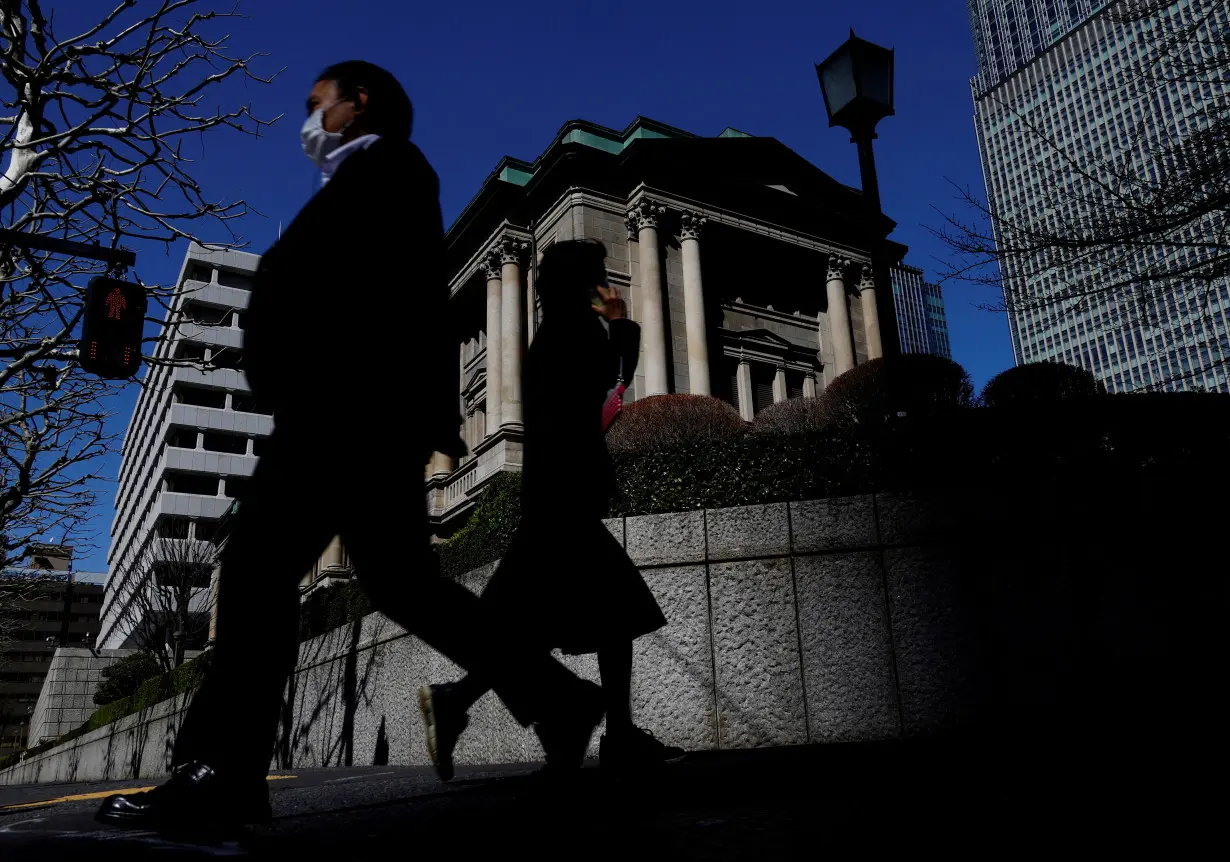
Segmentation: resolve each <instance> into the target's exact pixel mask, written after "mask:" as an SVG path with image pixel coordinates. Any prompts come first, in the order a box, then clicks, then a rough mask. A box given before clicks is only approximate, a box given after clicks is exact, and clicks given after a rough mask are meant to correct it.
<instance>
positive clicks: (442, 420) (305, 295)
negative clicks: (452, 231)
mask: <svg viewBox="0 0 1230 862" xmlns="http://www.w3.org/2000/svg"><path fill="white" fill-rule="evenodd" d="M457 345H458V339H457V337H456V335H455V331H454V328H453V326H452V325H451V324H450V316H449V311H448V277H447V273H446V271H445V261H444V228H443V224H442V221H441V216H440V205H439V181H438V179H437V177H436V173H435V171H434V170H432V167H431V165H430V164H428V162H427V159H426V158H424V156H423V154H422V152H420V151H419V149H418V147H416V146H415V145H414V144H412V143H410V142H409V141H396V140H391V139H388V138H382V139H381V140H378V141H376V142H375V143H373V144H372V145H371V146H369V147H368V148H366V149H364V150H360V151H358V152H355V153H353V154H351V155H350V156H349V157H347V159H346V160H345V161H344V162H343V163H342V164H341V166H340V167H339V168H338V169H337V171H336V173H335V174H334V175H333V177H332V179H331V180H330V181H329V182H328V183H327V184H326V185H325V186H324V188H322V189H321V190H320V191H319V192H318V193H317V194H316V195H315V196H314V197H313V198H312V199H311V200H310V201H309V202H308V204H307V205H306V206H305V207H304V208H303V210H302V211H301V212H300V213H299V215H298V216H297V217H296V218H295V220H294V221H292V222H291V223H290V225H289V226H288V227H287V228H286V230H285V231H284V232H283V234H282V237H281V238H280V239H279V240H278V241H277V242H276V243H275V244H274V245H273V247H272V248H270V249H269V251H268V252H266V253H265V255H264V257H263V258H262V259H261V264H260V268H259V270H258V273H257V276H256V281H255V284H254V288H253V291H252V299H251V305H250V307H249V310H248V321H247V324H246V333H245V344H244V368H245V370H246V372H247V375H248V381H249V383H250V385H251V386H252V389H253V393H254V395H255V396H256V398H257V400H258V402H264V403H265V404H267V405H269V406H270V407H272V408H273V410H274V418H275V421H276V422H277V424H278V425H279V426H282V425H284V424H285V423H290V424H297V423H301V422H307V423H310V422H312V421H313V419H314V417H315V418H319V419H322V420H324V421H332V422H339V421H340V422H346V423H354V424H356V425H358V426H360V427H366V428H367V433H368V434H369V435H370V440H371V442H373V443H379V441H381V440H385V441H388V442H390V443H392V442H394V441H396V444H397V445H398V446H399V447H401V448H406V449H409V451H410V452H417V454H418V455H421V456H422V457H423V458H424V459H425V458H426V456H427V455H428V454H430V453H431V452H432V451H434V450H437V449H441V450H442V449H446V448H447V447H448V446H450V445H452V444H455V443H456V441H457V432H458V426H459V424H460V416H459V411H458V391H459V381H458V362H457V350H458V348H457ZM373 417H376V418H378V419H379V422H380V424H379V427H373V426H372V423H371V421H370V420H371V419H372V418H373ZM391 435H395V436H391ZM410 447H413V448H410Z"/></svg>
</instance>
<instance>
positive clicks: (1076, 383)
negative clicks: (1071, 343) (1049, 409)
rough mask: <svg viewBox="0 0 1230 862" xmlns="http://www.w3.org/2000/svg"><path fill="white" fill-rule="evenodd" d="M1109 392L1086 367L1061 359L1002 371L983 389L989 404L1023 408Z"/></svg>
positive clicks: (986, 403)
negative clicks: (1067, 363) (1069, 363)
mask: <svg viewBox="0 0 1230 862" xmlns="http://www.w3.org/2000/svg"><path fill="white" fill-rule="evenodd" d="M1105 394H1106V387H1105V386H1104V385H1102V383H1100V382H1099V381H1098V379H1097V378H1096V377H1094V376H1093V375H1092V374H1090V373H1089V372H1088V371H1086V370H1085V369H1084V368H1077V367H1075V366H1073V365H1066V364H1064V363H1062V362H1029V363H1026V364H1025V365H1018V366H1016V367H1015V368H1009V369H1008V370H1007V371H1001V372H1000V373H999V374H996V375H995V376H994V377H992V378H991V379H990V380H989V381H988V382H987V385H986V386H985V387H983V390H982V403H983V404H985V405H986V406H987V407H1021V406H1031V405H1041V404H1054V403H1056V402H1059V401H1075V400H1082V399H1087V398H1095V397H1097V396H1099V395H1105Z"/></svg>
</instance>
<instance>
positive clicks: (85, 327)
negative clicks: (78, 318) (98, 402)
mask: <svg viewBox="0 0 1230 862" xmlns="http://www.w3.org/2000/svg"><path fill="white" fill-rule="evenodd" d="M147 307H148V302H147V299H146V296H145V288H144V287H142V286H141V285H139V284H129V283H128V282H126V281H120V280H119V279H115V278H110V277H108V276H102V275H100V276H96V277H94V278H92V279H90V283H89V285H88V286H87V287H86V290H85V309H84V311H85V314H84V315H83V316H82V322H81V341H79V342H78V347H77V349H78V350H79V351H80V357H81V369H82V370H83V371H85V372H87V373H89V374H96V375H98V376H99V377H102V378H104V379H109V380H127V379H129V378H131V377H132V376H133V375H134V374H136V373H137V371H139V370H140V368H141V333H142V328H143V327H144V325H145V310H146V308H147Z"/></svg>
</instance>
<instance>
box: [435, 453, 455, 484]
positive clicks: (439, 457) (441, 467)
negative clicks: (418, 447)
mask: <svg viewBox="0 0 1230 862" xmlns="http://www.w3.org/2000/svg"><path fill="white" fill-rule="evenodd" d="M452 472H453V459H452V458H451V457H449V456H448V455H445V454H444V453H443V452H432V453H431V477H432V478H433V479H447V478H448V476H449V474H450V473H452Z"/></svg>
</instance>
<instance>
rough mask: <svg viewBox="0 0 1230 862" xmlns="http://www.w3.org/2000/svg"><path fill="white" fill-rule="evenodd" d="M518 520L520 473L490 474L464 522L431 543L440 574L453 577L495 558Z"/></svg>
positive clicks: (519, 517)
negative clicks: (436, 542)
mask: <svg viewBox="0 0 1230 862" xmlns="http://www.w3.org/2000/svg"><path fill="white" fill-rule="evenodd" d="M520 523H521V474H520V473H513V472H502V473H500V474H499V475H497V476H493V477H492V478H491V481H490V482H489V483H488V484H487V487H486V488H485V489H483V493H482V496H481V497H480V498H479V500H478V505H477V506H476V507H475V509H474V512H473V513H472V514H471V515H470V520H469V521H467V522H466V525H465V526H464V527H462V528H461V529H460V530H458V531H457V532H456V533H455V534H453V536H452V537H450V538H448V539H446V540H445V541H443V542H439V543H438V544H437V545H436V546H435V551H436V554H437V555H438V559H439V562H440V574H441V575H443V576H444V577H451V578H455V577H457V576H459V575H462V574H465V573H466V572H469V571H471V570H473V569H477V568H478V567H479V566H485V565H487V564H488V563H490V562H492V561H494V560H497V559H499V558H500V557H501V556H503V555H504V551H505V550H506V549H507V548H508V543H509V542H510V541H511V540H512V536H513V533H514V532H516V530H517V525H518V524H520Z"/></svg>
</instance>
